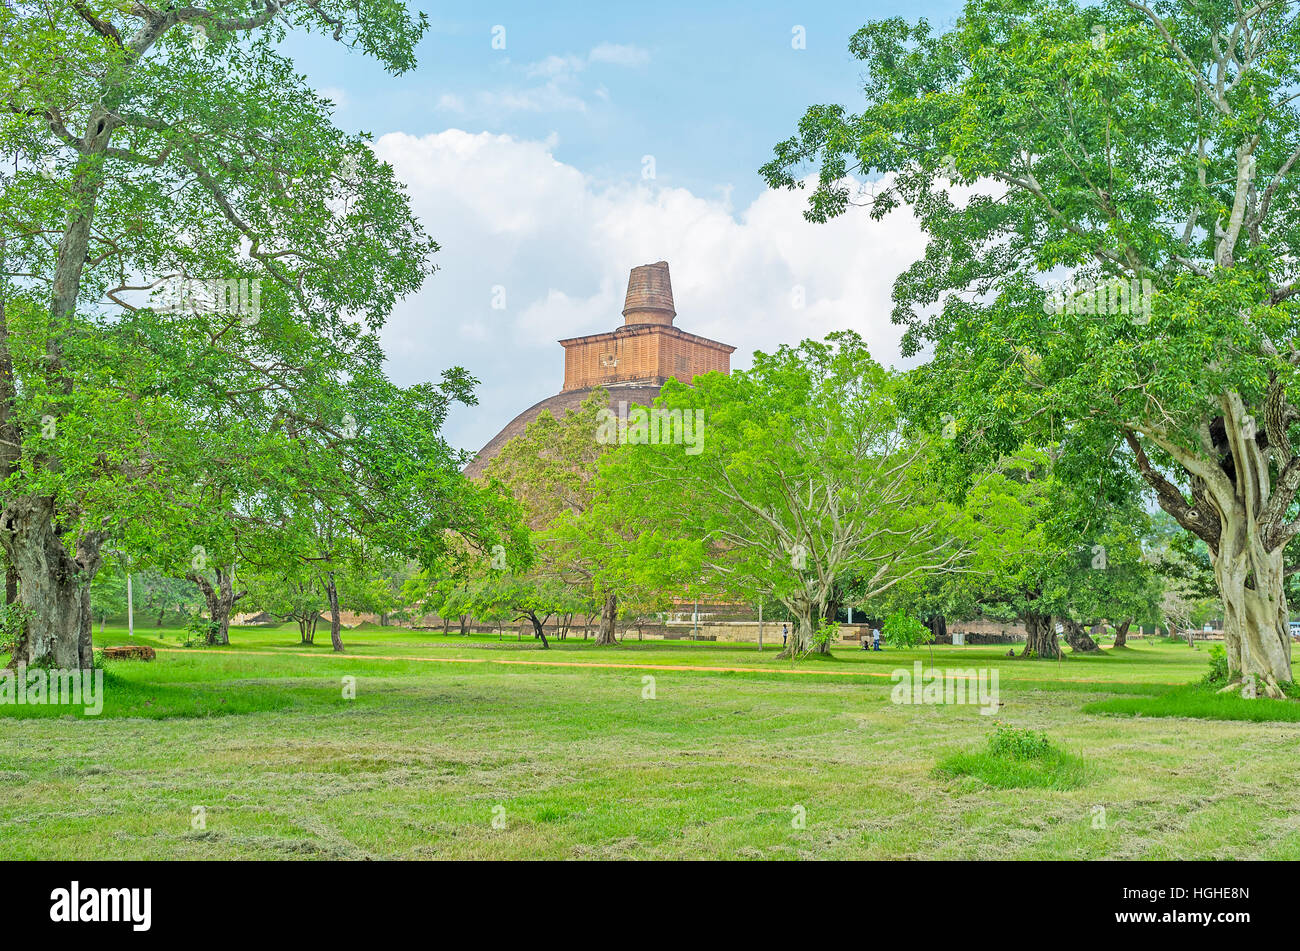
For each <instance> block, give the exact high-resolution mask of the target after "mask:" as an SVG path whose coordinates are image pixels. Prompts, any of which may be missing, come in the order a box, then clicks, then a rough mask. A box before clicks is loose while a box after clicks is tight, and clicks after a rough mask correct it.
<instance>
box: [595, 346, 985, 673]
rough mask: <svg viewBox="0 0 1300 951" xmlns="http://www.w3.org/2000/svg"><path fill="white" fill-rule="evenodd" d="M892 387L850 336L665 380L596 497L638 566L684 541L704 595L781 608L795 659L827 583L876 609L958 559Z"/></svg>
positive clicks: (924, 450)
mask: <svg viewBox="0 0 1300 951" xmlns="http://www.w3.org/2000/svg"><path fill="white" fill-rule="evenodd" d="M896 386H897V380H896V379H895V377H893V376H892V375H891V374H890V373H889V372H887V371H886V370H884V369H883V368H882V367H881V366H880V365H879V364H878V363H876V362H875V361H874V360H872V359H871V356H870V354H868V352H867V350H866V347H865V345H864V344H863V342H862V340H861V338H860V337H858V336H857V335H856V334H854V333H852V332H841V333H836V334H832V335H831V336H830V337H828V338H827V339H826V340H825V341H824V342H822V341H813V340H805V341H803V342H802V343H801V344H799V345H798V346H797V347H790V346H782V347H781V348H780V349H778V350H777V351H776V353H774V354H772V355H768V354H764V353H761V352H760V353H756V354H755V355H754V366H753V369H752V370H748V371H743V372H737V373H733V374H731V375H723V374H720V373H710V374H706V375H704V376H702V377H698V378H697V379H696V380H695V385H694V386H693V387H688V386H686V385H684V384H680V383H677V382H675V381H669V383H667V384H666V385H665V386H664V388H663V390H662V392H661V394H660V396H659V397H658V399H656V401H655V406H654V408H653V410H652V411H645V412H644V413H643V414H636V415H635V418H634V414H629V419H628V427H627V432H626V434H625V435H626V445H623V446H621V447H620V449H619V451H618V452H616V453H614V454H612V455H611V457H610V460H609V463H608V466H607V467H606V468H603V469H602V474H601V479H602V488H603V491H604V496H605V498H607V499H609V500H610V502H611V504H614V505H617V506H618V507H619V510H620V513H621V515H622V517H623V519H624V520H625V521H626V522H627V524H629V525H630V526H633V527H635V528H637V529H638V530H637V532H636V534H637V536H638V538H639V544H640V545H641V546H642V551H643V553H644V556H645V557H648V558H653V557H657V555H656V546H657V545H658V546H661V547H665V548H667V547H668V546H671V545H675V544H676V545H679V544H681V543H682V542H688V543H690V544H693V545H694V546H695V547H696V549H697V554H696V555H695V557H696V559H697V560H698V561H699V562H700V564H702V565H703V567H704V569H705V571H706V572H707V578H708V583H709V584H710V585H712V586H713V587H714V588H716V589H717V590H720V591H725V592H728V593H729V594H730V595H731V596H733V597H735V598H736V599H737V600H740V601H745V602H752V601H755V600H757V599H759V598H768V597H772V598H776V599H777V600H779V601H780V602H781V603H782V604H783V605H785V607H786V608H787V609H788V610H789V611H790V613H791V615H792V616H793V617H794V618H795V619H796V629H795V630H794V631H793V632H792V636H791V638H790V642H789V645H788V647H787V650H786V652H785V655H784V656H798V655H801V654H804V653H806V652H808V650H810V649H811V648H812V647H813V645H814V631H815V628H816V627H817V626H818V625H819V622H820V621H821V619H822V618H823V617H825V615H826V606H827V603H828V602H829V600H830V599H831V597H832V594H833V590H834V586H835V583H836V581H837V580H838V579H840V578H842V577H844V576H845V575H848V574H855V575H858V576H860V577H862V578H863V579H865V585H866V588H867V591H868V594H869V596H870V595H878V594H880V593H883V592H884V591H887V590H888V589H889V588H891V587H893V586H894V585H896V584H898V583H899V582H901V581H903V580H905V579H907V578H909V577H911V576H913V575H915V574H918V573H921V572H925V571H945V570H950V569H951V568H952V567H953V566H954V565H956V564H957V563H958V561H959V560H960V558H961V555H962V552H961V550H960V547H959V546H958V545H956V544H955V539H956V536H955V535H954V534H953V532H952V531H951V528H952V525H953V523H954V522H955V521H956V520H957V518H958V517H959V516H958V513H956V512H954V511H953V510H952V509H951V508H950V507H948V506H945V505H944V504H942V503H941V502H940V501H939V500H938V499H937V498H936V496H935V492H934V486H933V485H932V484H931V483H930V482H929V481H928V480H927V477H926V466H925V463H926V460H927V457H928V455H929V453H930V452H931V448H930V446H929V444H928V443H927V442H925V441H912V440H909V439H908V438H906V437H905V435H904V426H905V421H904V420H903V418H902V417H901V415H900V413H899V410H898V407H897V404H896V402H895V393H896ZM683 424H685V425H686V426H687V427H690V426H691V425H692V424H693V427H694V434H695V437H696V442H695V443H694V444H692V445H686V444H685V442H684V439H683V438H682V432H681V429H682V426H683ZM674 428H676V436H677V439H676V441H674ZM701 437H702V438H701ZM622 438H623V437H622V436H620V441H621V440H622ZM688 449H689V450H691V451H687V450H688ZM696 450H698V451H696ZM682 557H684V555H683V556H682ZM820 649H822V650H826V649H828V648H827V645H825V644H823V645H821V648H820Z"/></svg>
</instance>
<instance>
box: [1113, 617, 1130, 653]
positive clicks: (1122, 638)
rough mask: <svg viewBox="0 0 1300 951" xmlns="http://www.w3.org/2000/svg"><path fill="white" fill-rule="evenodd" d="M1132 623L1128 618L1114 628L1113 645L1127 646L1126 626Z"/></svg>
mask: <svg viewBox="0 0 1300 951" xmlns="http://www.w3.org/2000/svg"><path fill="white" fill-rule="evenodd" d="M1132 623H1133V621H1132V619H1130V620H1127V621H1125V622H1124V623H1122V624H1120V625H1119V626H1118V627H1116V628H1115V647H1127V646H1128V627H1129V625H1130V624H1132Z"/></svg>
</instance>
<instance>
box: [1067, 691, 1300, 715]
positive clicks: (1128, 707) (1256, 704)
mask: <svg viewBox="0 0 1300 951" xmlns="http://www.w3.org/2000/svg"><path fill="white" fill-rule="evenodd" d="M1083 712H1084V713H1100V714H1114V715H1120V716H1131V717H1188V718H1193V719H1201V720H1249V721H1252V722H1255V723H1264V722H1268V721H1280V722H1288V723H1295V722H1300V702H1297V701H1295V700H1290V699H1287V700H1270V699H1269V698H1267V697H1259V698H1257V699H1255V700H1247V699H1245V698H1243V697H1241V696H1239V695H1238V694H1235V693H1228V694H1221V693H1218V692H1217V691H1216V690H1215V688H1213V687H1207V686H1202V685H1199V684H1197V685H1193V686H1189V687H1179V688H1176V689H1174V690H1170V691H1167V692H1166V693H1162V694H1159V695H1158V696H1154V697H1111V698H1109V699H1106V700H1098V701H1095V702H1093V703H1087V704H1084V706H1083Z"/></svg>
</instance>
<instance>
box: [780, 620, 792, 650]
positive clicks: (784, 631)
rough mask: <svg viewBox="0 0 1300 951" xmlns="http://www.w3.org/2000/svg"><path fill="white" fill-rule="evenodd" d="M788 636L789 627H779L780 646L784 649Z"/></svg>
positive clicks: (784, 625)
mask: <svg viewBox="0 0 1300 951" xmlns="http://www.w3.org/2000/svg"><path fill="white" fill-rule="evenodd" d="M789 636H790V627H789V625H787V624H782V625H781V646H782V647H785V639H786V638H787V637H789Z"/></svg>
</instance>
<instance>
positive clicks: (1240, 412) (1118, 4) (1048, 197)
mask: <svg viewBox="0 0 1300 951" xmlns="http://www.w3.org/2000/svg"><path fill="white" fill-rule="evenodd" d="M850 48H851V50H852V51H853V53H854V55H855V56H857V57H858V58H859V59H861V60H862V61H863V62H864V64H865V68H866V70H865V71H866V85H865V91H866V96H867V103H866V106H865V108H864V109H863V110H862V111H861V112H859V113H857V114H855V115H847V114H846V113H845V112H844V110H843V109H842V108H840V107H838V106H830V107H827V106H818V107H814V108H812V109H810V110H809V111H808V112H807V114H806V115H805V117H804V119H803V120H802V122H801V124H800V127H799V133H798V135H797V136H796V137H794V138H792V139H790V140H788V141H786V142H783V143H781V144H780V145H778V146H777V149H776V158H775V159H774V161H772V162H771V163H770V164H768V165H767V166H766V167H765V168H764V174H765V176H766V178H767V180H768V181H769V182H770V183H771V184H773V185H780V186H789V187H797V186H798V185H799V184H800V183H799V182H798V181H797V180H796V178H795V176H794V169H796V168H797V167H799V166H801V165H803V164H804V163H806V162H810V161H819V162H820V176H819V180H818V184H817V187H816V189H815V191H814V192H813V195H812V198H811V201H810V206H809V210H808V212H807V214H808V216H809V217H810V218H811V219H813V220H825V219H827V218H829V217H832V216H834V215H837V214H840V213H842V212H843V211H845V210H846V209H847V208H848V207H849V205H850V204H851V203H852V193H851V190H850V187H849V184H848V183H846V181H845V176H846V174H847V173H848V172H850V171H856V172H859V173H863V174H870V175H877V174H878V175H882V176H884V177H883V179H882V180H881V181H880V183H879V186H878V187H877V188H876V189H875V193H874V195H873V196H872V197H871V198H870V199H869V201H868V204H869V205H870V207H871V211H872V214H874V215H881V214H883V213H885V212H886V211H888V210H889V209H891V208H894V207H897V206H898V205H900V204H902V203H906V204H908V205H909V206H910V207H911V208H912V209H913V210H914V212H915V213H916V214H917V216H918V219H919V220H920V222H921V225H922V227H923V228H924V229H925V231H926V233H927V235H928V236H929V244H928V247H927V250H926V254H925V258H924V259H923V260H922V261H918V262H917V263H916V264H915V265H914V266H913V267H911V268H909V269H908V270H907V271H906V272H905V273H904V274H903V275H901V276H900V278H899V279H898V281H897V283H896V285H895V292H894V299H895V301H896V307H895V311H894V319H895V320H896V321H897V322H899V323H902V324H905V325H906V326H907V333H906V336H905V349H906V352H908V353H915V352H918V351H919V350H920V348H921V347H923V346H925V345H927V343H928V344H932V345H933V346H934V348H935V358H934V361H933V364H932V365H931V367H930V368H929V373H930V375H931V377H932V382H933V387H932V394H933V396H932V399H931V401H930V403H929V406H930V408H931V409H933V410H936V411H942V410H947V411H948V412H951V413H952V415H953V418H954V421H955V422H956V423H957V426H958V428H959V429H960V430H961V431H962V432H963V434H964V439H965V441H966V442H968V443H969V444H970V448H971V451H975V450H976V448H977V444H981V443H982V444H984V445H985V446H986V447H987V449H988V451H990V452H993V453H1004V452H1007V451H1010V449H1011V448H1012V447H1011V445H1010V443H1011V442H1012V441H1014V442H1016V443H1019V442H1020V441H1022V440H1024V439H1025V438H1031V439H1032V438H1035V436H1036V435H1037V434H1040V433H1043V432H1044V431H1049V430H1053V429H1054V430H1055V431H1056V432H1057V433H1058V434H1059V433H1061V432H1065V431H1068V433H1069V438H1068V439H1067V440H1064V444H1065V445H1066V446H1067V451H1068V452H1070V453H1071V454H1073V455H1075V456H1076V457H1079V458H1083V457H1089V458H1091V459H1092V460H1094V462H1096V463H1097V465H1098V466H1099V467H1100V466H1101V465H1104V464H1110V462H1111V461H1112V460H1113V459H1115V458H1116V456H1119V457H1122V461H1123V464H1124V465H1127V466H1128V467H1131V468H1132V469H1134V470H1136V471H1137V472H1139V473H1140V474H1141V476H1142V478H1143V479H1145V480H1146V482H1147V483H1148V484H1149V486H1150V487H1151V489H1152V490H1153V491H1154V493H1155V495H1156V497H1157V498H1158V500H1159V503H1160V505H1161V507H1162V508H1164V509H1165V511H1167V512H1169V514H1170V515H1172V516H1173V517H1174V518H1175V519H1176V520H1177V521H1178V523H1179V524H1180V525H1182V526H1183V527H1184V528H1185V529H1187V530H1188V531H1189V532H1192V533H1193V534H1195V535H1196V536H1198V537H1199V538H1201V539H1203V540H1204V541H1205V542H1206V544H1207V545H1208V546H1209V549H1210V551H1211V554H1212V557H1213V559H1214V573H1215V580H1216V584H1217V587H1218V590H1219V594H1220V596H1221V598H1222V600H1223V603H1224V608H1225V633H1226V635H1227V642H1228V643H1227V646H1228V656H1229V664H1230V667H1231V669H1232V671H1233V672H1234V674H1235V675H1236V676H1238V677H1240V676H1241V675H1242V674H1255V675H1258V676H1259V677H1261V678H1262V679H1263V680H1264V681H1266V684H1267V692H1269V693H1270V694H1273V695H1280V690H1279V688H1278V687H1277V686H1276V684H1277V682H1279V681H1289V680H1290V679H1291V660H1290V641H1289V638H1288V635H1287V616H1288V612H1287V606H1286V597H1285V593H1284V590H1283V575H1284V573H1285V570H1286V568H1285V565H1284V557H1283V551H1284V549H1285V548H1286V546H1287V543H1288V542H1289V541H1290V540H1291V539H1292V538H1293V537H1294V536H1295V535H1296V534H1297V533H1298V532H1300V519H1297V518H1296V517H1295V506H1294V504H1293V503H1294V501H1295V496H1296V491H1297V488H1300V454H1297V451H1296V449H1295V448H1294V447H1293V442H1292V433H1293V428H1294V426H1295V424H1296V423H1297V421H1300V411H1298V410H1297V409H1296V408H1295V406H1293V405H1292V403H1291V401H1290V399H1289V398H1288V394H1289V392H1290V390H1291V388H1292V386H1293V384H1294V382H1295V375H1296V373H1297V372H1298V368H1300V351H1298V350H1297V349H1296V347H1295V344H1294V335H1293V332H1292V327H1293V325H1294V320H1295V313H1296V296H1297V294H1300V281H1298V280H1297V276H1298V275H1297V266H1298V265H1297V261H1300V255H1297V250H1298V249H1297V244H1298V243H1300V226H1298V225H1297V221H1300V218H1298V217H1297V215H1296V210H1297V209H1296V203H1297V176H1300V105H1298V104H1297V101H1296V99H1295V97H1294V95H1293V89H1294V88H1295V86H1296V84H1297V81H1300V23H1298V21H1297V18H1296V15H1295V4H1294V3H1288V2H1278V3H1263V4H1254V5H1249V4H1239V5H1236V6H1232V5H1227V6H1225V5H1222V4H1211V5H1194V4H1190V3H1186V2H1164V3H1159V4H1155V5H1151V6H1149V5H1147V4H1146V3H1144V2H1142V0H1111V2H1106V3H1103V4H1099V5H1096V6H1088V7H1079V6H1076V5H1075V4H1074V3H1073V2H1071V0H1062V2H1058V3H1053V4H1052V5H1050V6H1046V7H1044V6H1041V5H1037V4H1027V3H1024V2H1021V0H980V2H971V3H969V4H968V5H967V7H966V10H965V14H964V16H963V17H962V18H961V19H960V20H959V21H958V23H957V26H956V29H954V30H953V31H951V32H949V33H946V34H942V35H935V34H934V33H933V32H932V31H931V29H930V26H929V25H928V24H927V23H926V22H925V21H921V22H919V23H917V24H912V25H910V24H908V23H905V22H903V21H902V20H898V19H894V20H887V21H877V22H873V23H870V24H868V25H867V26H865V27H863V28H862V29H861V30H860V31H859V32H858V33H857V34H856V35H855V36H854V37H853V40H852V42H851V44H850ZM957 185H961V186H964V187H966V188H967V189H968V190H969V191H971V192H973V194H970V196H969V198H968V199H967V200H964V201H958V200H956V199H955V198H954V196H953V192H954V191H955V186H957ZM1053 276H1061V277H1066V278H1068V282H1067V283H1066V285H1065V286H1063V287H1060V288H1058V289H1056V290H1055V291H1054V292H1052V293H1045V290H1044V283H1045V281H1046V279H1047V278H1048V277H1053ZM1057 438H1060V436H1059V435H1058V436H1057ZM1044 441H1045V440H1044Z"/></svg>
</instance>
